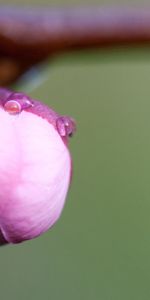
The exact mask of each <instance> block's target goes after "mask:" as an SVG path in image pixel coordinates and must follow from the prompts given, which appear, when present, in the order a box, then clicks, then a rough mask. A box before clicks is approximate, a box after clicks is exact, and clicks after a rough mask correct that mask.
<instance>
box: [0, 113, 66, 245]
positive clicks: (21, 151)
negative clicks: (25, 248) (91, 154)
mask: <svg viewBox="0 0 150 300" xmlns="http://www.w3.org/2000/svg"><path fill="white" fill-rule="evenodd" d="M0 120H1V128H0V229H1V231H2V233H3V236H4V238H5V239H6V240H7V241H8V242H10V243H17V242H21V241H23V240H27V239H32V238H34V237H36V236H38V235H40V234H42V233H43V232H45V231H46V230H48V229H49V228H50V227H51V226H52V225H53V224H54V223H55V222H56V221H57V219H58V218H59V216H60V214H61V211H62V208H63V206H64V202H65V198H66V194H67V191H68V187H69V182H70V174H71V159H70V154H69V151H68V149H67V147H66V145H65V143H64V142H63V141H62V139H61V137H60V135H59V134H58V132H57V130H56V129H55V128H54V126H53V125H52V124H50V123H49V122H48V121H47V120H45V119H43V118H41V117H39V116H37V115H35V114H33V113H31V112H28V111H22V112H21V113H20V114H18V115H10V114H9V113H7V112H6V111H4V110H3V109H2V108H0Z"/></svg>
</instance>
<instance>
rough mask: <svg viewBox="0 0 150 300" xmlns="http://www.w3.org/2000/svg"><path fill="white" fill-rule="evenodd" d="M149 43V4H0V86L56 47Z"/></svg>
mask: <svg viewBox="0 0 150 300" xmlns="http://www.w3.org/2000/svg"><path fill="white" fill-rule="evenodd" d="M122 44H126V45H138V44H148V45H150V8H149V9H142V8H141V9H137V8H117V7H114V8H108V7H105V8H101V7H82V8H81V7H79V8H62V9H53V8H45V9H41V8H28V9H25V8H17V7H0V84H1V85H2V84H3V85H7V84H9V83H11V82H13V81H14V80H15V79H17V78H18V77H19V76H20V75H21V74H22V73H23V72H24V71H25V70H26V69H28V68H30V67H31V66H32V65H34V64H36V63H38V62H40V61H43V60H45V59H46V58H48V57H50V56H52V55H54V54H55V55H56V54H58V53H60V52H62V51H71V50H72V49H73V50H75V49H82V48H87V47H104V46H105V47H106V46H114V45H122Z"/></svg>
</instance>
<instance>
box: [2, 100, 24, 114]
mask: <svg viewBox="0 0 150 300" xmlns="http://www.w3.org/2000/svg"><path fill="white" fill-rule="evenodd" d="M4 109H5V110H6V111H7V112H8V113H9V114H13V115H14V114H19V113H20V112H21V105H20V103H18V102H17V101H15V100H9V101H7V102H6V103H5V104H4Z"/></svg>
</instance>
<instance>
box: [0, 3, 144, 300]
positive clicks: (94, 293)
mask: <svg viewBox="0 0 150 300" xmlns="http://www.w3.org/2000/svg"><path fill="white" fill-rule="evenodd" d="M27 2H28V3H31V2H32V3H34V4H37V3H40V4H41V5H42V4H53V5H54V4H56V5H57V4H71V3H72V4H77V3H81V1H75V0H74V1H73V0H72V1H65V0H64V1H60V0H57V1H56V0H55V2H54V1H46V0H45V1H41V2H40V1H38V2H37V1H33V0H32V1H27ZM27 2H25V1H24V3H23V1H19V0H18V1H11V3H10V2H9V1H5V3H7V4H13V3H18V4H25V3H27ZM87 3H91V4H94V3H97V4H98V3H99V4H100V3H102V4H108V3H111V4H113V3H114V2H112V1H108V0H107V1H92V0H91V1H82V4H87ZM115 3H117V1H116V2H115ZM125 3H130V4H137V3H140V4H141V5H142V4H143V3H146V1H145V2H143V1H131V0H130V1H119V2H118V4H125ZM1 4H2V2H1ZM147 4H148V1H147ZM24 90H25V91H28V88H27V87H26V88H25V87H24ZM30 95H32V96H33V97H35V98H39V99H41V100H43V101H45V102H46V103H49V105H50V106H52V107H53V108H54V109H56V110H57V111H58V112H60V113H62V114H68V115H71V116H73V117H74V118H75V119H76V121H77V127H78V130H77V133H76V135H75V136H74V138H73V139H72V140H71V144H70V147H71V152H72V155H73V161H74V176H73V182H72V186H71V189H70V192H69V195H68V199H67V202H66V206H65V209H64V211H63V214H62V217H61V219H60V220H59V222H58V223H57V224H56V225H55V226H54V228H53V229H52V230H51V231H49V232H47V233H46V234H44V235H43V236H41V237H40V238H38V239H35V240H32V241H30V242H26V243H23V244H20V245H17V246H8V247H2V248H1V249H0V299H2V300H3V299H12V300H20V299H21V300H26V299H29V300H30V299H32V300H34V299H35V300H41V299H44V300H49V299H53V300H59V299H60V300H77V299H82V300H84V299H85V300H91V299H94V300H99V299H101V300H127V299H128V300H134V299H136V300H149V299H150V49H139V50H135V49H127V48H126V49H125V48H122V49H119V48H118V49H112V50H109V51H108V50H103V51H84V52H79V53H72V54H66V55H62V56H60V57H59V58H57V59H56V60H55V61H53V63H52V64H49V68H48V78H47V79H46V81H44V82H43V83H42V85H40V86H38V87H37V88H36V89H34V90H33V91H32V92H31V93H30Z"/></svg>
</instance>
